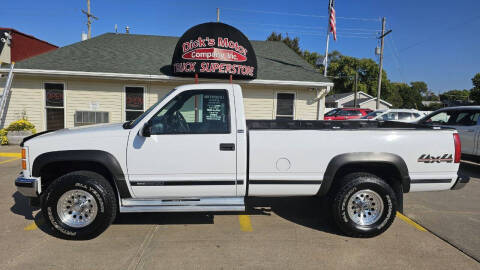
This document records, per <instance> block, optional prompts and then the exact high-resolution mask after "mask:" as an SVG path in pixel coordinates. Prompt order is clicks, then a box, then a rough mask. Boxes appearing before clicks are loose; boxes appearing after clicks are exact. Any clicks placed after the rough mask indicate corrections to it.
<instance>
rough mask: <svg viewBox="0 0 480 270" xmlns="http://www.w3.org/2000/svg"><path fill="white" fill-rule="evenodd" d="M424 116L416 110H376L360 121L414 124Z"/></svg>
mask: <svg viewBox="0 0 480 270" xmlns="http://www.w3.org/2000/svg"><path fill="white" fill-rule="evenodd" d="M423 116H425V115H424V114H422V113H421V112H419V111H417V110H409V109H388V110H376V111H373V112H371V113H369V114H367V115H365V116H363V117H361V118H360V119H362V120H376V121H399V122H416V121H418V120H419V119H420V118H422V117H423Z"/></svg>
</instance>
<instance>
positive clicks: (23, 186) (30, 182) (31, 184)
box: [15, 174, 38, 198]
mask: <svg viewBox="0 0 480 270" xmlns="http://www.w3.org/2000/svg"><path fill="white" fill-rule="evenodd" d="M15 186H16V187H17V190H18V192H20V193H21V194H22V195H23V196H25V197H30V198H37V197H38V192H37V191H38V179H37V178H28V177H24V176H23V174H20V175H19V176H18V177H17V179H16V180H15Z"/></svg>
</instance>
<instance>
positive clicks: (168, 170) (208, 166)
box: [127, 89, 237, 198]
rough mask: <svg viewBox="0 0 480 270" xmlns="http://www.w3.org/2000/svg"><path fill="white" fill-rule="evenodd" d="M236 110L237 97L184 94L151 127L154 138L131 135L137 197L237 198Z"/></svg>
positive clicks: (132, 173) (129, 163)
mask: <svg viewBox="0 0 480 270" xmlns="http://www.w3.org/2000/svg"><path fill="white" fill-rule="evenodd" d="M233 104H234V97H233V94H232V91H227V90H222V89H215V90H187V91H183V92H180V93H179V94H178V95H177V96H176V97H174V98H173V99H172V100H170V101H169V102H168V103H167V104H166V105H165V106H163V108H161V109H160V110H159V111H158V112H157V113H155V115H154V116H153V117H152V118H151V119H150V120H149V121H148V123H147V127H148V129H149V132H150V137H144V136H141V135H139V134H131V135H130V138H129V145H128V150H127V151H128V153H127V166H128V175H129V181H130V185H131V187H132V191H133V192H134V196H135V197H137V198H154V197H156V198H166V197H213V196H216V197H218V196H225V197H227V196H230V197H233V196H235V195H236V150H237V149H236V145H235V142H236V122H235V118H234V117H235V106H234V105H233Z"/></svg>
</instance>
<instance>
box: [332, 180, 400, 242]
mask: <svg viewBox="0 0 480 270" xmlns="http://www.w3.org/2000/svg"><path fill="white" fill-rule="evenodd" d="M332 196H333V203H332V215H333V219H334V221H335V223H336V224H337V226H338V227H339V228H340V230H341V231H342V232H344V233H345V234H346V235H348V236H352V237H373V236H377V235H379V234H381V233H383V232H384V231H386V230H387V229H388V228H389V227H390V225H391V224H392V223H393V220H394V219H395V215H396V211H397V199H396V196H395V192H394V191H393V189H392V187H390V185H389V184H388V183H387V182H385V181H384V180H382V179H381V178H379V177H378V176H376V175H373V174H370V173H350V174H347V175H346V176H345V177H344V178H343V179H342V180H341V182H340V183H339V185H338V187H337V188H336V189H335V191H334V194H332Z"/></svg>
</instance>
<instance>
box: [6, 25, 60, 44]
mask: <svg viewBox="0 0 480 270" xmlns="http://www.w3.org/2000/svg"><path fill="white" fill-rule="evenodd" d="M0 30H6V31H12V32H16V33H18V34H20V35H22V36H26V37H29V38H32V39H36V40H38V41H40V42H43V43H46V44H48V45H51V46H54V47H56V48H58V46H57V45H54V44H52V43H50V42H47V41H45V40H42V39H39V38H37V37H34V36H32V35H29V34H25V33H23V32H20V31H18V30H16V29H15V28H9V27H0Z"/></svg>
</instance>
